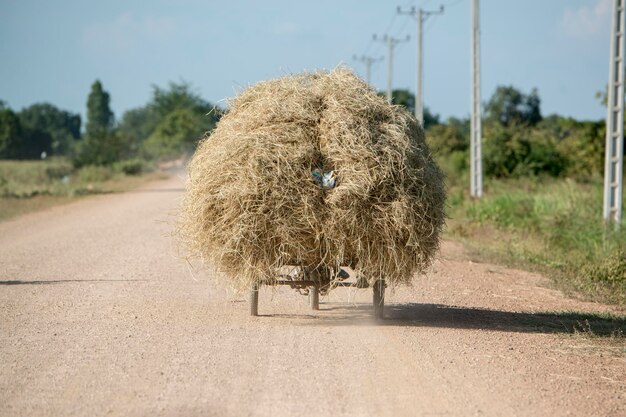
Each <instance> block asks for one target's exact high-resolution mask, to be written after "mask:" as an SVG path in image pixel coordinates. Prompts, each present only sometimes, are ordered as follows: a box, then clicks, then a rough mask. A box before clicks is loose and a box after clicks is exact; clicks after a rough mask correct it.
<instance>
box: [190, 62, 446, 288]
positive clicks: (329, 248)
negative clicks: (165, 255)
mask: <svg viewBox="0 0 626 417" xmlns="http://www.w3.org/2000/svg"><path fill="white" fill-rule="evenodd" d="M315 169H319V170H321V171H322V172H328V171H334V174H335V176H336V179H337V183H336V186H335V187H334V188H332V189H330V190H324V189H322V187H320V185H319V184H318V182H316V181H315V180H314V178H313V177H312V172H313V171H314V170H315ZM188 174H189V177H188V182H187V192H186V195H185V198H184V201H183V205H182V210H181V218H180V222H179V232H180V236H181V237H182V243H183V245H184V246H185V247H186V249H187V250H188V251H189V253H190V254H191V255H192V256H197V257H200V258H201V259H203V260H205V261H208V262H209V263H210V264H212V265H213V266H215V267H216V268H217V269H218V270H220V271H222V272H224V273H225V274H226V275H227V276H228V277H230V278H231V279H232V280H233V283H234V285H235V287H237V288H240V289H243V288H249V287H250V286H251V285H252V284H253V283H255V282H267V281H268V280H272V279H275V277H276V273H277V270H278V269H279V268H280V267H282V266H284V265H293V264H299V265H306V266H311V267H316V266H328V267H332V268H337V267H338V266H340V265H341V266H349V267H351V268H353V269H354V270H355V271H356V272H357V273H358V274H361V275H362V276H364V277H365V278H366V279H367V280H368V281H369V282H370V283H372V282H373V281H374V280H377V279H380V278H384V279H386V280H387V282H389V283H391V284H392V285H394V284H399V283H408V282H409V281H410V280H411V278H412V276H413V275H414V274H415V273H416V272H424V270H425V269H426V268H427V267H428V266H429V265H430V263H431V261H432V259H433V255H434V254H435V252H436V251H437V249H438V246H439V238H440V232H441V228H442V225H443V223H444V220H445V216H444V200H445V192H444V185H443V178H442V174H441V171H440V170H439V168H438V167H437V166H436V165H435V163H434V162H433V159H432V157H431V155H430V151H429V149H428V147H427V146H426V143H425V141H424V132H423V130H422V128H421V127H419V126H418V124H417V123H416V121H415V119H414V118H413V117H412V116H411V115H410V114H409V113H408V112H407V111H406V110H404V109H403V108H401V107H399V106H392V105H389V104H387V102H386V101H385V100H384V99H383V98H382V97H380V96H379V95H377V94H376V92H375V91H374V90H372V89H371V88H370V87H369V86H368V85H367V84H366V83H364V82H363V81H362V80H360V79H359V78H357V77H356V76H355V75H354V74H352V72H350V71H349V70H348V69H345V68H338V69H336V70H334V71H331V72H316V73H306V74H302V75H293V76H287V77H282V78H279V79H275V80H270V81H265V82H261V83H259V84H256V85H254V86H252V87H250V88H248V89H246V90H245V91H243V92H242V93H241V94H240V95H239V96H237V97H235V98H234V99H232V101H231V102H230V110H229V111H228V113H226V114H225V115H224V116H223V117H222V119H221V120H220V122H219V124H218V126H217V128H216V129H215V130H214V131H213V132H212V133H211V134H210V136H208V137H207V138H205V139H204V140H203V141H202V142H201V143H200V145H199V147H198V149H197V151H196V153H195V155H194V156H193V159H192V161H191V162H190V164H189V167H188Z"/></svg>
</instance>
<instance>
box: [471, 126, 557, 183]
mask: <svg viewBox="0 0 626 417" xmlns="http://www.w3.org/2000/svg"><path fill="white" fill-rule="evenodd" d="M485 132H486V133H485V139H484V146H483V156H484V169H485V174H486V175H488V176H494V177H498V178H507V177H508V178H520V177H527V176H537V175H540V174H549V175H552V176H559V175H560V174H561V173H562V172H564V170H565V167H566V159H565V158H564V157H563V156H562V155H561V154H560V153H559V152H558V150H557V148H556V139H555V138H554V137H553V136H551V135H549V134H548V133H547V132H545V131H542V130H537V129H531V128H529V127H526V126H510V127H505V126H502V125H500V124H492V125H491V126H490V127H489V128H488V129H486V131H485Z"/></svg>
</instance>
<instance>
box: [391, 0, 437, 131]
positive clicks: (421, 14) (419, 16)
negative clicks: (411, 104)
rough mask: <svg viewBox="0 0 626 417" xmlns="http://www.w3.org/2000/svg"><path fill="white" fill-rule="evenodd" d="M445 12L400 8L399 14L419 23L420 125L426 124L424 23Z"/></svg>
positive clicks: (417, 110) (417, 100)
mask: <svg viewBox="0 0 626 417" xmlns="http://www.w3.org/2000/svg"><path fill="white" fill-rule="evenodd" d="M443 10H444V8H443V6H441V7H440V8H439V10H438V11H425V10H422V9H415V7H411V9H410V10H407V11H403V10H402V8H401V7H399V6H398V14H404V15H410V16H413V17H415V20H416V21H417V28H416V31H417V36H416V38H417V51H416V52H417V54H416V56H417V80H416V83H415V119H416V120H417V121H418V122H419V123H420V125H423V124H424V59H423V51H424V31H423V29H424V22H425V21H426V19H428V17H429V16H431V15H436V14H443Z"/></svg>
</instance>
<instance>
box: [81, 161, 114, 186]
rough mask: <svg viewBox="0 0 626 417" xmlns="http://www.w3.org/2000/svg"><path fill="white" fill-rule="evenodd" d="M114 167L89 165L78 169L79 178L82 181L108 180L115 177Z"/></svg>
mask: <svg viewBox="0 0 626 417" xmlns="http://www.w3.org/2000/svg"><path fill="white" fill-rule="evenodd" d="M113 174H114V172H113V169H112V168H111V167H108V166H101V165H87V166H84V167H82V168H81V169H80V170H79V171H78V180H79V181H80V182H99V181H106V180H109V179H111V178H112V177H113Z"/></svg>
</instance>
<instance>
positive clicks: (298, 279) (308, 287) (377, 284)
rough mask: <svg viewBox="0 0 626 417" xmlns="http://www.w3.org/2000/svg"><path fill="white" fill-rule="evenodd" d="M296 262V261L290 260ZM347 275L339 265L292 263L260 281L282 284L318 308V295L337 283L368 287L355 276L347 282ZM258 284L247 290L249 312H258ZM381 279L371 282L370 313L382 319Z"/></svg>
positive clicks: (383, 294) (354, 286)
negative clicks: (274, 276) (284, 270)
mask: <svg viewBox="0 0 626 417" xmlns="http://www.w3.org/2000/svg"><path fill="white" fill-rule="evenodd" d="M293 263H294V264H296V262H293ZM349 277H350V275H349V274H348V273H347V272H346V271H345V270H343V269H339V271H337V272H335V271H334V270H333V269H332V268H326V267H320V268H309V267H306V266H295V267H292V271H291V273H289V274H281V275H279V277H278V278H277V279H275V280H272V281H269V282H267V283H264V285H270V286H278V285H285V286H289V287H291V288H293V289H294V290H296V291H298V292H300V294H303V295H308V297H309V303H310V305H311V309H313V310H319V309H320V301H319V300H320V295H324V294H327V293H328V292H329V291H331V290H332V289H334V288H337V287H353V288H368V287H369V285H368V283H367V280H365V279H359V280H357V281H356V282H347V281H346V279H348V278H349ZM260 287H261V285H259V284H254V285H253V286H252V289H251V290H250V315H252V316H258V315H259V289H260ZM385 287H386V285H385V280H376V281H374V284H373V285H372V290H373V298H372V304H373V306H374V317H375V318H376V319H382V318H383V317H384V309H385Z"/></svg>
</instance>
